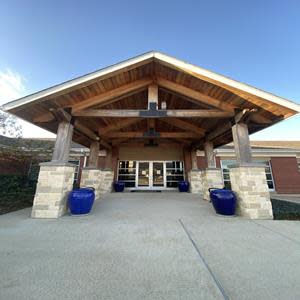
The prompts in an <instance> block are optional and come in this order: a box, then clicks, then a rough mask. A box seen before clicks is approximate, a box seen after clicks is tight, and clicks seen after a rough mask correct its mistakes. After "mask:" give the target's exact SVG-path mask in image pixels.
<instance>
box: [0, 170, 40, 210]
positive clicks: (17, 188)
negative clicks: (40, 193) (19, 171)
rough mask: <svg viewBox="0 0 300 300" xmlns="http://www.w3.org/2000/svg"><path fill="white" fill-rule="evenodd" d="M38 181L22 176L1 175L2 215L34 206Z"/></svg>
mask: <svg viewBox="0 0 300 300" xmlns="http://www.w3.org/2000/svg"><path fill="white" fill-rule="evenodd" d="M35 188H36V181H29V180H27V177H26V176H22V175H0V214H3V213H7V212H10V211H14V210H18V209H22V208H25V207H29V206H31V205H32V202H33V198H34V193H35Z"/></svg>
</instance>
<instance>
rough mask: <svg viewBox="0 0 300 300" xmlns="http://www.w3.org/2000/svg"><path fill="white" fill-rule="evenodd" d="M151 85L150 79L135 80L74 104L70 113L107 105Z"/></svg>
mask: <svg viewBox="0 0 300 300" xmlns="http://www.w3.org/2000/svg"><path fill="white" fill-rule="evenodd" d="M151 83H152V79H148V78H147V79H141V80H136V81H134V82H131V83H128V84H124V85H122V86H120V87H118V88H115V89H113V90H110V91H107V92H104V93H102V94H100V95H97V96H94V97H91V98H88V99H86V100H83V101H80V102H78V103H76V104H74V105H73V106H72V111H79V110H82V109H85V108H87V107H91V106H94V105H97V104H102V105H104V104H107V103H108V102H109V101H111V100H113V99H115V98H119V97H121V96H124V95H126V94H129V93H132V92H135V91H138V90H140V89H141V88H145V87H147V86H148V85H149V84H151Z"/></svg>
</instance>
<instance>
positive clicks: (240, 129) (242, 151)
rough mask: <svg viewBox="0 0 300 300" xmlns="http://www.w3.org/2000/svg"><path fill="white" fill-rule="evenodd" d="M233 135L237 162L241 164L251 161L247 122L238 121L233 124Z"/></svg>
mask: <svg viewBox="0 0 300 300" xmlns="http://www.w3.org/2000/svg"><path fill="white" fill-rule="evenodd" d="M232 136H233V142H234V150H235V155H236V159H237V163H238V164H240V165H242V164H249V163H251V162H252V154H251V146H250V140H249V133H248V126H247V124H245V123H237V124H235V125H233V126H232Z"/></svg>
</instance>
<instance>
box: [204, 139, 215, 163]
mask: <svg viewBox="0 0 300 300" xmlns="http://www.w3.org/2000/svg"><path fill="white" fill-rule="evenodd" d="M204 153H205V159H206V162H207V167H208V168H215V167H216V160H215V156H214V145H213V143H212V142H209V141H207V142H205V143H204Z"/></svg>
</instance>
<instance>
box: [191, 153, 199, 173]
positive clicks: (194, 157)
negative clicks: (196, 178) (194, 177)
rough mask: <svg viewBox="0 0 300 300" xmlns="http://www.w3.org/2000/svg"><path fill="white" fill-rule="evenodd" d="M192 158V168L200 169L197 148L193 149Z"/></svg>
mask: <svg viewBox="0 0 300 300" xmlns="http://www.w3.org/2000/svg"><path fill="white" fill-rule="evenodd" d="M191 160H192V170H197V169H198V163H197V150H192V151H191Z"/></svg>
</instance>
